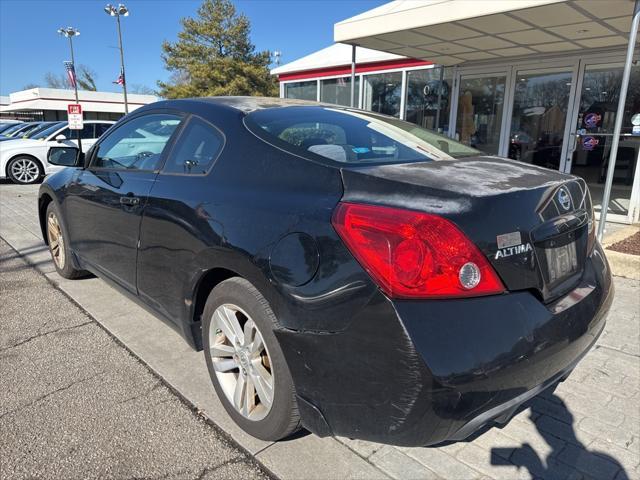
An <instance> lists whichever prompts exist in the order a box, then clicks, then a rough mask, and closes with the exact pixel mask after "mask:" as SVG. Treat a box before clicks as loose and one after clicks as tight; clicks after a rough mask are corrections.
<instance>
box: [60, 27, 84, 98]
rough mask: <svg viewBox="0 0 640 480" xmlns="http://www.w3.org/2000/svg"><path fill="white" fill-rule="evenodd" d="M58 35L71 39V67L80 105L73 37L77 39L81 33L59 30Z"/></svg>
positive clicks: (72, 29) (71, 28) (69, 28)
mask: <svg viewBox="0 0 640 480" xmlns="http://www.w3.org/2000/svg"><path fill="white" fill-rule="evenodd" d="M58 33H59V34H60V35H62V36H63V37H67V38H68V39H69V48H70V49H71V65H72V66H73V89H74V90H75V93H76V103H80V102H79V101H78V81H77V79H76V60H75V58H74V56H73V37H77V36H78V35H80V32H79V31H78V30H76V29H75V28H73V27H66V28H64V27H63V28H59V29H58Z"/></svg>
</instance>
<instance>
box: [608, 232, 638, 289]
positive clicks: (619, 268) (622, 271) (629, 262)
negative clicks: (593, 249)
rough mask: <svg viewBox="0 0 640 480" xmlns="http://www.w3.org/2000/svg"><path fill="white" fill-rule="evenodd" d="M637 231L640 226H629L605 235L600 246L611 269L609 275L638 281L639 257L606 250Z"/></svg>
mask: <svg viewBox="0 0 640 480" xmlns="http://www.w3.org/2000/svg"><path fill="white" fill-rule="evenodd" d="M639 230H640V225H629V226H627V227H624V228H621V229H620V230H617V231H615V232H613V233H611V234H610V235H606V236H605V237H604V239H603V240H602V246H603V247H604V252H605V254H606V256H607V260H609V266H610V267H611V273H612V274H613V275H616V276H618V277H625V278H631V279H633V280H640V256H638V255H630V254H628V253H622V252H615V251H613V250H609V249H608V248H609V247H610V246H611V245H613V244H615V243H618V242H621V241H622V240H624V239H625V238H628V237H630V236H631V235H633V234H635V233H636V232H638V231H639Z"/></svg>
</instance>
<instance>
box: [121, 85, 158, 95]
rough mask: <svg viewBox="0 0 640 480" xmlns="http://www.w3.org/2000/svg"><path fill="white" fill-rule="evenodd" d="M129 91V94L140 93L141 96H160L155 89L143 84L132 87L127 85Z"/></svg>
mask: <svg viewBox="0 0 640 480" xmlns="http://www.w3.org/2000/svg"><path fill="white" fill-rule="evenodd" d="M127 91H129V93H138V94H141V95H157V94H158V93H157V92H156V91H155V90H154V89H153V88H151V87H148V86H146V85H143V84H141V83H133V84H131V85H127Z"/></svg>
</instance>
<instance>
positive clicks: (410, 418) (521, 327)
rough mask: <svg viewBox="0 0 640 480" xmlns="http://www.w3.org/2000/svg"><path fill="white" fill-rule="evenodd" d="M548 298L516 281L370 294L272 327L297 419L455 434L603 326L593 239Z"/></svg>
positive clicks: (536, 381)
mask: <svg viewBox="0 0 640 480" xmlns="http://www.w3.org/2000/svg"><path fill="white" fill-rule="evenodd" d="M596 248H597V250H596V251H595V253H594V255H593V256H592V257H591V259H590V260H589V261H588V262H587V265H586V268H585V272H584V275H583V278H582V280H581V283H580V285H578V286H577V287H576V288H575V289H574V290H572V291H571V292H569V293H568V294H567V295H565V296H563V297H562V298H560V299H558V300H556V301H555V302H554V303H552V304H547V305H545V304H543V303H542V302H541V301H540V300H539V299H538V298H537V297H536V296H535V295H534V294H533V293H530V292H527V291H523V292H514V293H509V294H505V295H498V296H490V297H479V298H473V299H464V300H438V301H429V302H425V301H393V302H392V301H389V300H388V299H387V298H386V297H384V296H383V295H381V294H377V295H376V296H375V297H374V298H373V299H372V301H371V302H370V303H369V305H368V306H367V307H366V308H365V309H363V310H362V311H361V312H360V313H359V314H358V315H357V316H356V317H355V318H354V319H353V320H352V322H351V323H350V325H349V328H347V329H346V330H344V331H341V332H337V333H329V332H325V333H317V332H316V333H310V332H299V331H291V330H283V331H279V332H276V335H277V336H278V338H279V340H280V344H281V346H282V349H283V352H284V353H285V356H286V358H287V362H288V365H289V368H290V370H291V373H292V375H293V378H294V382H295V385H296V391H297V394H298V398H299V407H300V412H301V415H302V420H303V424H304V425H305V427H307V428H308V429H310V430H311V431H313V432H315V433H317V434H319V435H321V436H325V435H339V436H346V437H351V438H360V439H365V440H372V441H376V442H381V443H390V444H396V445H407V446H417V445H432V444H437V443H441V442H444V441H451V440H461V439H464V438H466V437H467V436H469V435H470V434H471V433H473V432H474V431H475V430H477V429H478V428H481V427H482V426H483V425H485V424H487V423H490V422H492V421H496V420H497V421H504V420H506V419H508V418H509V417H510V415H511V414H512V413H513V412H515V410H516V409H517V408H518V406H519V405H521V404H522V403H523V402H525V401H527V400H528V399H529V398H531V397H533V396H535V395H537V394H538V393H539V392H541V391H542V390H544V389H545V388H547V387H549V386H551V385H553V384H554V383H555V382H557V381H558V380H560V379H561V378H562V377H564V376H566V375H567V374H568V373H569V372H570V371H571V370H572V369H573V368H574V367H575V365H576V364H577V363H578V361H579V360H580V359H581V358H582V357H583V356H584V355H585V354H586V353H587V352H588V351H589V349H590V348H591V346H592V345H593V344H594V343H595V341H596V340H597V338H598V336H599V335H600V333H601V332H602V330H603V328H604V324H605V317H606V313H607V312H608V310H609V307H610V304H611V301H612V297H613V289H612V284H611V276H610V272H609V268H608V265H607V263H606V259H605V257H604V254H603V253H602V250H601V249H600V248H599V247H596Z"/></svg>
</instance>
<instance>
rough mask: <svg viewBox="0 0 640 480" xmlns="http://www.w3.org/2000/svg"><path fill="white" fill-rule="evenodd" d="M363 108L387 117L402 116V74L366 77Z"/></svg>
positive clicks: (380, 74) (381, 74)
mask: <svg viewBox="0 0 640 480" xmlns="http://www.w3.org/2000/svg"><path fill="white" fill-rule="evenodd" d="M363 78H364V94H363V97H364V98H363V101H362V108H363V109H365V110H371V111H372V112H378V113H384V114H386V115H393V116H395V117H399V116H400V99H401V93H400V92H401V91H402V72H392V73H379V74H375V75H365V76H364V77H363Z"/></svg>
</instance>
